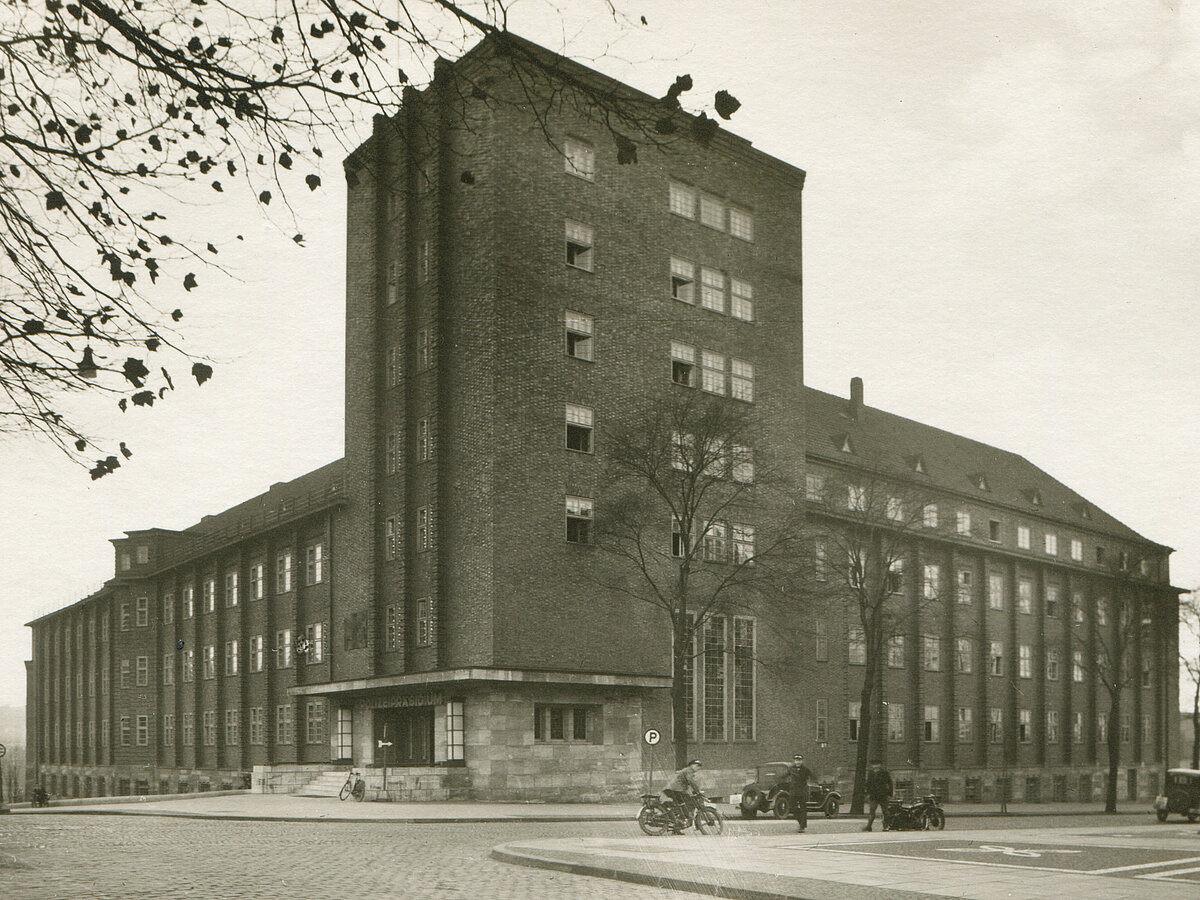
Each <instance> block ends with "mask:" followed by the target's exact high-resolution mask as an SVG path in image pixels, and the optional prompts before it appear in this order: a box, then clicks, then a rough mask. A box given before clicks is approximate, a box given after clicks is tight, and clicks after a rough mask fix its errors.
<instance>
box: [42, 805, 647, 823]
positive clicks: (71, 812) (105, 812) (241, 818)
mask: <svg viewBox="0 0 1200 900" xmlns="http://www.w3.org/2000/svg"><path fill="white" fill-rule="evenodd" d="M20 814H21V815H27V816H37V815H49V814H57V815H63V816H142V817H154V816H157V817H160V818H170V819H210V820H213V821H230V822H335V823H339V824H353V823H355V822H359V823H364V824H373V825H388V824H392V825H486V824H487V823H489V822H537V823H541V824H546V823H555V822H632V821H635V820H636V819H635V817H631V816H463V817H458V818H453V819H450V818H437V817H429V816H403V817H401V816H391V817H388V818H375V817H363V816H360V817H355V818H348V817H345V816H255V815H239V814H237V813H202V812H171V811H170V810H165V809H149V810H146V811H144V812H130V811H129V810H123V809H63V808H60V809H53V808H47V809H37V810H33V809H30V810H22V811H21V813H20Z"/></svg>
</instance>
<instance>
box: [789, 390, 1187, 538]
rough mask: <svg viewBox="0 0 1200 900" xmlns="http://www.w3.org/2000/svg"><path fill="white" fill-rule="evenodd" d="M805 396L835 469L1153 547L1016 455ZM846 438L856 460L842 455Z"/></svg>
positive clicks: (823, 396)
mask: <svg viewBox="0 0 1200 900" xmlns="http://www.w3.org/2000/svg"><path fill="white" fill-rule="evenodd" d="M804 390H805V393H804V398H805V413H806V416H807V424H806V427H807V437H808V441H807V446H806V450H805V452H806V455H807V456H809V457H815V458H820V459H824V460H828V461H831V462H833V463H835V464H839V465H848V466H854V465H856V464H857V465H859V466H878V467H879V468H880V469H882V470H883V471H884V472H885V473H887V474H895V475H896V476H898V477H902V478H905V479H908V480H910V481H912V482H916V483H924V484H928V485H929V486H930V487H931V488H933V489H935V490H939V491H947V492H952V493H957V494H960V495H965V496H974V497H976V498H977V499H978V501H979V502H980V503H983V504H986V505H995V506H1004V507H1008V508H1010V509H1014V510H1017V511H1019V512H1021V513H1023V514H1025V515H1028V516H1030V517H1037V518H1044V519H1051V520H1054V521H1057V522H1063V523H1068V524H1070V525H1071V526H1072V527H1074V528H1078V529H1081V530H1085V531H1093V532H1099V533H1102V534H1106V535H1110V536H1112V537H1118V538H1122V539H1125V540H1129V541H1137V542H1140V543H1151V544H1153V543H1155V542H1153V541H1150V540H1148V539H1147V538H1145V537H1143V536H1142V535H1140V534H1138V533H1137V532H1136V531H1134V530H1133V529H1132V528H1130V527H1129V526H1127V525H1125V524H1123V523H1122V522H1120V521H1118V520H1117V519H1116V518H1114V517H1113V516H1111V515H1109V514H1108V513H1106V512H1105V511H1104V510H1102V509H1100V508H1099V507H1097V506H1096V505H1095V504H1093V503H1091V502H1090V501H1088V500H1087V499H1085V498H1084V497H1082V496H1080V495H1079V494H1077V493H1075V491H1073V490H1071V489H1070V488H1069V487H1067V486H1066V485H1065V484H1063V483H1062V482H1060V481H1058V480H1057V479H1055V478H1053V477H1052V476H1050V475H1049V474H1047V473H1046V472H1044V471H1043V470H1041V469H1039V468H1038V467H1037V466H1035V465H1034V464H1033V463H1031V462H1029V460H1027V459H1025V457H1023V456H1021V455H1019V454H1017V453H1012V452H1009V451H1008V450H1001V449H1000V448H998V447H993V446H991V445H990V444H984V443H981V442H979V441H975V440H972V439H971V438H967V437H963V436H962V435H958V434H954V433H952V432H949V431H943V430H942V429H940V428H934V427H933V426H931V425H925V424H922V423H921V422H915V421H913V420H912V419H906V418H904V417H903V416H897V415H894V414H893V413H889V412H885V411H884V410H881V409H874V408H872V407H869V406H863V407H862V408H861V411H860V412H859V414H858V416H857V417H855V416H852V415H851V414H850V402H849V401H848V400H846V399H845V398H843V397H838V396H836V395H834V394H827V393H825V392H824V391H818V390H815V389H814V388H809V387H806V388H805V389H804ZM847 437H849V440H850V445H851V446H852V447H853V450H854V452H853V454H850V453H846V452H845V451H844V450H843V449H842V448H843V446H844V445H845V441H846V438H847ZM1156 546H1160V547H1161V546H1163V545H1160V544H1156ZM1168 549H1169V548H1168Z"/></svg>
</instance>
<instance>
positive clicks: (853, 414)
mask: <svg viewBox="0 0 1200 900" xmlns="http://www.w3.org/2000/svg"><path fill="white" fill-rule="evenodd" d="M862 408H863V380H862V379H861V378H859V377H858V376H857V375H856V376H855V377H853V378H851V379H850V418H852V419H854V420H855V421H856V422H857V421H858V420H859V419H860V418H861V417H862Z"/></svg>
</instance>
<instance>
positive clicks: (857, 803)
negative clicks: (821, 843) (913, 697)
mask: <svg viewBox="0 0 1200 900" xmlns="http://www.w3.org/2000/svg"><path fill="white" fill-rule="evenodd" d="M867 643H868V645H869V643H870V642H867ZM878 666H879V660H878V658H877V657H876V655H875V654H873V653H870V652H868V653H867V667H866V669H865V670H863V686H862V691H861V692H860V693H859V695H858V699H859V704H860V707H861V709H860V712H859V714H858V747H857V748H856V750H855V754H854V793H853V794H852V795H851V797H850V814H851V815H853V816H861V815H862V813H863V801H864V799H865V797H866V784H867V758H868V756H869V754H870V752H871V735H872V734H873V733H874V724H875V678H876V670H877V668H878Z"/></svg>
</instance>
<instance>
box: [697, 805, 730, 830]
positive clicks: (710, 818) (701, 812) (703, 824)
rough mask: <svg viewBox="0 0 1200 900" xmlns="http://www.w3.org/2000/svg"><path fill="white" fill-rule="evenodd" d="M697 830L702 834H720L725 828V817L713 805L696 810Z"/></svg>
mask: <svg viewBox="0 0 1200 900" xmlns="http://www.w3.org/2000/svg"><path fill="white" fill-rule="evenodd" d="M696 830H697V831H699V832H700V833H701V834H720V833H721V832H722V831H724V830H725V818H724V817H723V816H722V815H721V813H720V811H719V810H717V809H714V808H713V807H711V806H701V807H700V808H699V809H698V810H696Z"/></svg>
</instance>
